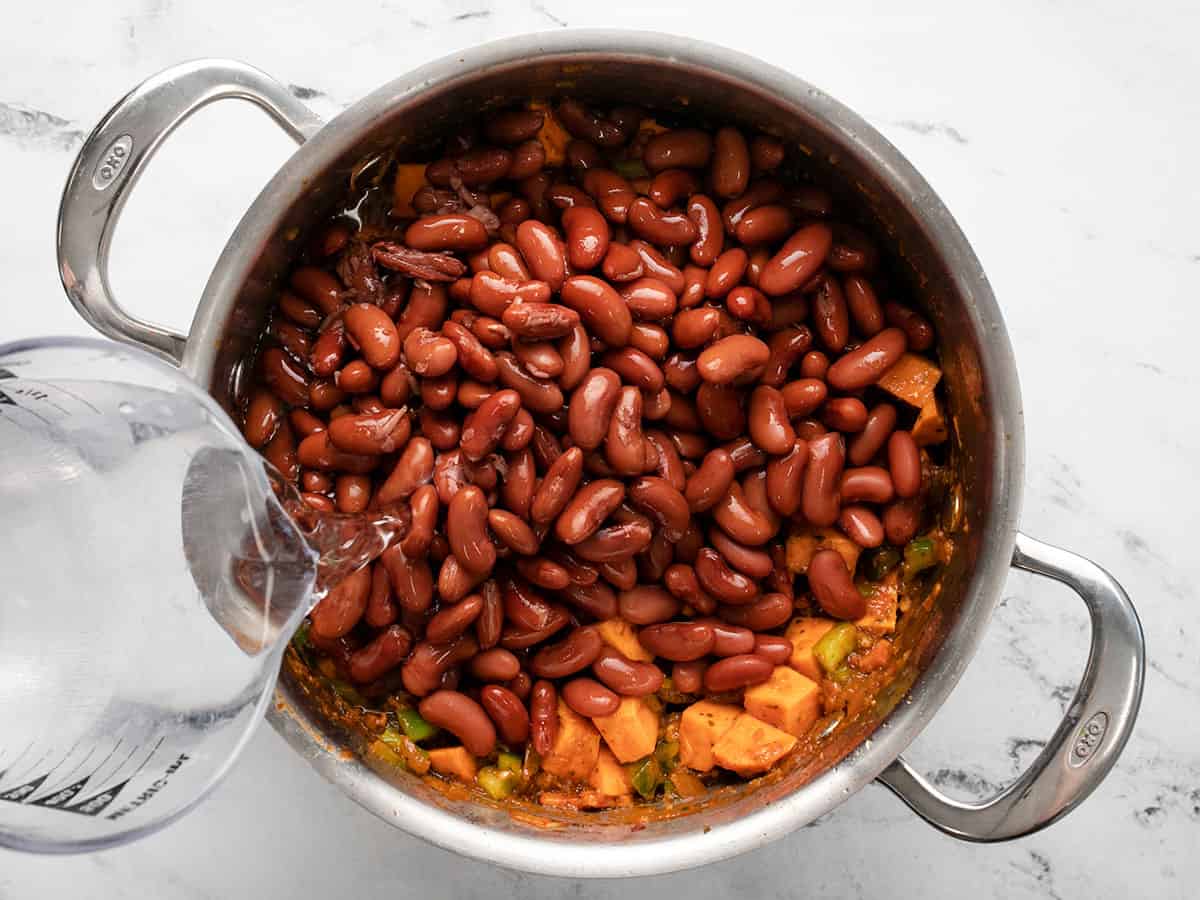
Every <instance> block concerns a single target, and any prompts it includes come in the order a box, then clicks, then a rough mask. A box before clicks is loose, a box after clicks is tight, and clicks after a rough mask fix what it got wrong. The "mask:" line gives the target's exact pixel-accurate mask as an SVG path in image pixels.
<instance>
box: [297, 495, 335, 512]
mask: <svg viewBox="0 0 1200 900" xmlns="http://www.w3.org/2000/svg"><path fill="white" fill-rule="evenodd" d="M300 499H301V500H303V501H304V502H305V503H307V504H308V505H309V506H311V507H312V508H313V509H315V510H317V511H318V512H328V513H331V512H334V511H335V510H336V509H337V507H336V506H334V505H333V501H332V500H330V499H329V498H328V497H325V496H322V495H321V494H301V495H300Z"/></svg>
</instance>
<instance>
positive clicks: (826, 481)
mask: <svg viewBox="0 0 1200 900" xmlns="http://www.w3.org/2000/svg"><path fill="white" fill-rule="evenodd" d="M845 456H846V448H845V441H844V439H843V438H842V436H841V435H840V434H838V433H836V432H834V433H831V434H823V435H820V436H818V437H815V438H813V439H812V440H811V441H809V442H808V463H807V465H806V467H805V470H804V484H803V487H802V489H801V495H800V509H801V512H802V514H803V515H804V518H805V519H806V520H807V521H808V522H809V523H810V524H812V525H816V526H818V527H825V526H828V525H832V524H833V523H834V522H835V521H837V516H838V511H839V509H840V508H841V503H842V499H841V498H840V497H839V494H838V487H839V484H840V483H841V480H842V468H843V466H844V465H845ZM847 499H849V498H847Z"/></svg>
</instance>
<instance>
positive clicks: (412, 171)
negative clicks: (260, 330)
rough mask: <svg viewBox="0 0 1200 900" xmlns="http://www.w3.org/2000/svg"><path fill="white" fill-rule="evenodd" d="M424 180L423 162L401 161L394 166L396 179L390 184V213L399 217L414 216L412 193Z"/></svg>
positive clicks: (421, 185) (421, 186) (418, 188)
mask: <svg viewBox="0 0 1200 900" xmlns="http://www.w3.org/2000/svg"><path fill="white" fill-rule="evenodd" d="M427 183H428V182H426V181H425V163H401V164H400V165H398V166H396V181H395V182H394V183H393V186H392V215H394V216H399V217H401V218H403V217H405V216H415V215H416V214H417V211H416V210H415V209H413V205H412V198H413V194H415V193H416V192H417V191H419V190H420V189H421V188H423V187H424V186H425V185H426V184H427Z"/></svg>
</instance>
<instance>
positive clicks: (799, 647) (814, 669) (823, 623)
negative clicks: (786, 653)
mask: <svg viewBox="0 0 1200 900" xmlns="http://www.w3.org/2000/svg"><path fill="white" fill-rule="evenodd" d="M835 624H837V623H836V622H834V621H833V619H824V618H820V617H818V616H802V617H801V618H799V619H793V620H792V623H791V624H790V625H788V629H787V632H786V633H785V634H784V637H786V638H787V639H788V640H789V641H791V642H792V656H791V658H790V659H789V660H788V665H790V666H791V667H792V668H793V669H795V670H796V671H797V672H799V673H800V674H801V675H805V676H807V677H808V678H811V679H812V680H813V681H820V680H821V678H822V677H824V675H825V672H824V671H823V670H822V669H821V664H820V663H819V662H817V657H816V656H815V655H814V654H813V647H814V646H815V645H816V643H817V641H819V640H820V639H821V638H823V637H825V632H827V631H828V630H829V629H830V628H832V627H833V626H834V625H835Z"/></svg>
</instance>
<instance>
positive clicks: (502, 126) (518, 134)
mask: <svg viewBox="0 0 1200 900" xmlns="http://www.w3.org/2000/svg"><path fill="white" fill-rule="evenodd" d="M543 121H545V114H544V113H543V112H542V111H541V110H537V109H511V110H506V111H505V112H499V113H494V114H492V115H491V116H489V117H488V119H487V122H486V124H485V125H484V129H483V133H484V136H485V137H487V139H488V140H489V141H492V142H494V143H497V144H519V143H521V142H522V141H527V140H529V139H530V138H532V137H534V136H535V135H536V134H537V133H538V131H539V130H540V129H541V127H542V122H543Z"/></svg>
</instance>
